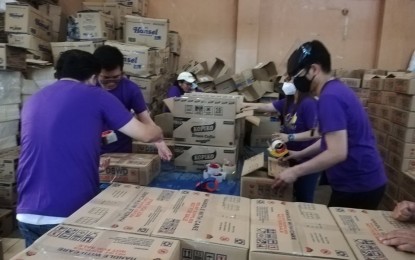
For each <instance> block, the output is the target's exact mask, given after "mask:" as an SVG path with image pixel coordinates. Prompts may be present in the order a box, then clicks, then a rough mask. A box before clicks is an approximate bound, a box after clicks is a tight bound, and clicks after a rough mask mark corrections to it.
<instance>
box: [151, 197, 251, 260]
mask: <svg viewBox="0 0 415 260" xmlns="http://www.w3.org/2000/svg"><path fill="white" fill-rule="evenodd" d="M249 204H250V201H249V199H247V198H242V197H237V196H226V195H214V194H210V193H204V192H197V191H188V190H182V191H180V194H179V196H178V198H176V202H175V203H174V204H172V207H171V208H170V210H168V211H167V212H165V214H164V217H163V219H162V220H161V221H159V222H158V224H157V226H156V227H155V229H154V231H153V233H152V236H154V237H163V238H169V239H180V245H181V252H182V259H226V260H240V259H247V257H248V249H249V228H247V227H248V226H249V223H250V222H249V215H250V207H249Z"/></svg>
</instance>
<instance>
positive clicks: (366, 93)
mask: <svg viewBox="0 0 415 260" xmlns="http://www.w3.org/2000/svg"><path fill="white" fill-rule="evenodd" d="M352 90H353V91H354V92H356V95H357V96H358V97H360V98H367V99H368V98H369V97H370V91H371V90H370V89H365V88H352Z"/></svg>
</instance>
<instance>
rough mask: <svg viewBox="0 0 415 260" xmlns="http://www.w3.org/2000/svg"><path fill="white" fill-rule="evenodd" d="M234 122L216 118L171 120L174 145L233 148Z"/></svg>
mask: <svg viewBox="0 0 415 260" xmlns="http://www.w3.org/2000/svg"><path fill="white" fill-rule="evenodd" d="M235 124H236V122H235V120H230V119H217V118H203V117H201V118H196V117H192V118H183V117H174V118H173V139H174V141H175V142H176V143H185V144H196V145H212V146H233V145H236V143H235V140H236V136H235Z"/></svg>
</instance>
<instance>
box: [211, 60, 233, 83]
mask: <svg viewBox="0 0 415 260" xmlns="http://www.w3.org/2000/svg"><path fill="white" fill-rule="evenodd" d="M230 73H231V68H229V67H228V66H227V65H226V64H225V62H224V61H223V60H221V59H219V58H216V60H215V63H214V64H213V66H212V68H211V69H210V71H209V76H211V77H212V78H214V79H216V78H219V77H221V76H223V75H228V74H230Z"/></svg>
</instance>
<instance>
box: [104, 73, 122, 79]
mask: <svg viewBox="0 0 415 260" xmlns="http://www.w3.org/2000/svg"><path fill="white" fill-rule="evenodd" d="M123 75H124V74H123V73H121V74H119V75H115V76H105V75H102V74H99V77H101V78H102V79H103V80H118V79H120V78H121V77H122V76H123Z"/></svg>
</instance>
